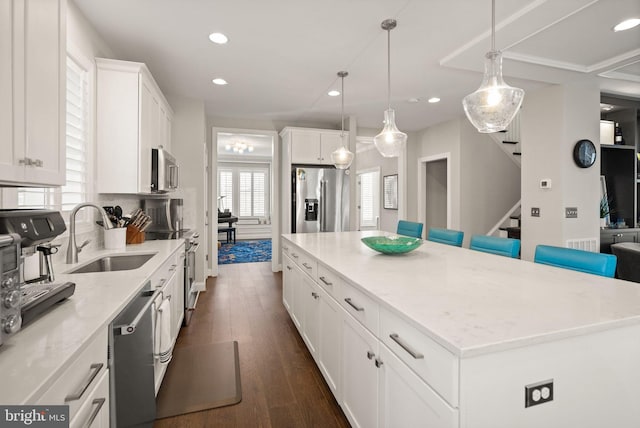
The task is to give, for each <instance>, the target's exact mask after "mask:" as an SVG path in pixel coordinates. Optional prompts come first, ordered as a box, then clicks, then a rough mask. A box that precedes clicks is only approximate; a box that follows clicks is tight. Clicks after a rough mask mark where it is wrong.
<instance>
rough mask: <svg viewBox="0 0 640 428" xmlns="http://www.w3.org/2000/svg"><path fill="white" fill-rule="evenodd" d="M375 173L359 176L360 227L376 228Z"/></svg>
mask: <svg viewBox="0 0 640 428" xmlns="http://www.w3.org/2000/svg"><path fill="white" fill-rule="evenodd" d="M375 175H377V173H375V172H368V173H364V174H360V199H361V200H360V225H361V226H365V227H371V226H376V219H375V217H374V211H375V210H374V199H375V198H374V187H373V186H374V176H375Z"/></svg>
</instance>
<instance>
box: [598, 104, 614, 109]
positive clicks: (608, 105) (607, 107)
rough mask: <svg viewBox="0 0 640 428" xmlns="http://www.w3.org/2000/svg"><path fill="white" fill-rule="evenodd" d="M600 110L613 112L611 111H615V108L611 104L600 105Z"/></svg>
mask: <svg viewBox="0 0 640 428" xmlns="http://www.w3.org/2000/svg"><path fill="white" fill-rule="evenodd" d="M600 110H602V111H611V110H613V106H612V105H611V104H603V103H600Z"/></svg>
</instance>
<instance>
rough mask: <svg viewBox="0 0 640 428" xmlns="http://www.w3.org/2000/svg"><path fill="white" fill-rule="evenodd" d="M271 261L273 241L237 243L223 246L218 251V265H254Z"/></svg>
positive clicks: (262, 240)
mask: <svg viewBox="0 0 640 428" xmlns="http://www.w3.org/2000/svg"><path fill="white" fill-rule="evenodd" d="M268 261H271V239H261V240H256V241H237V242H236V243H235V244H225V243H223V244H222V247H220V248H219V249H218V264H219V265H228V264H231V263H254V262H268Z"/></svg>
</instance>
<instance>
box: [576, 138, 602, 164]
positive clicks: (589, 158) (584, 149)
mask: <svg viewBox="0 0 640 428" xmlns="http://www.w3.org/2000/svg"><path fill="white" fill-rule="evenodd" d="M573 160H574V161H575V163H576V165H578V166H579V167H580V168H589V167H590V166H591V165H593V164H594V163H595V162H596V146H595V144H593V143H592V142H591V141H589V140H580V141H578V142H577V143H576V145H575V147H574V148H573Z"/></svg>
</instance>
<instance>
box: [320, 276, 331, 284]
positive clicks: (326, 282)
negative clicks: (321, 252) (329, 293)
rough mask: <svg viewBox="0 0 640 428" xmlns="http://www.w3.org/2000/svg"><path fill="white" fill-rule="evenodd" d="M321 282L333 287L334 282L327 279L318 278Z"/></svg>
mask: <svg viewBox="0 0 640 428" xmlns="http://www.w3.org/2000/svg"><path fill="white" fill-rule="evenodd" d="M318 279H319V280H320V281H322V282H324V285H333V282H329V281H327V280H326V279H325V277H324V276H321V277H320V278H318Z"/></svg>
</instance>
